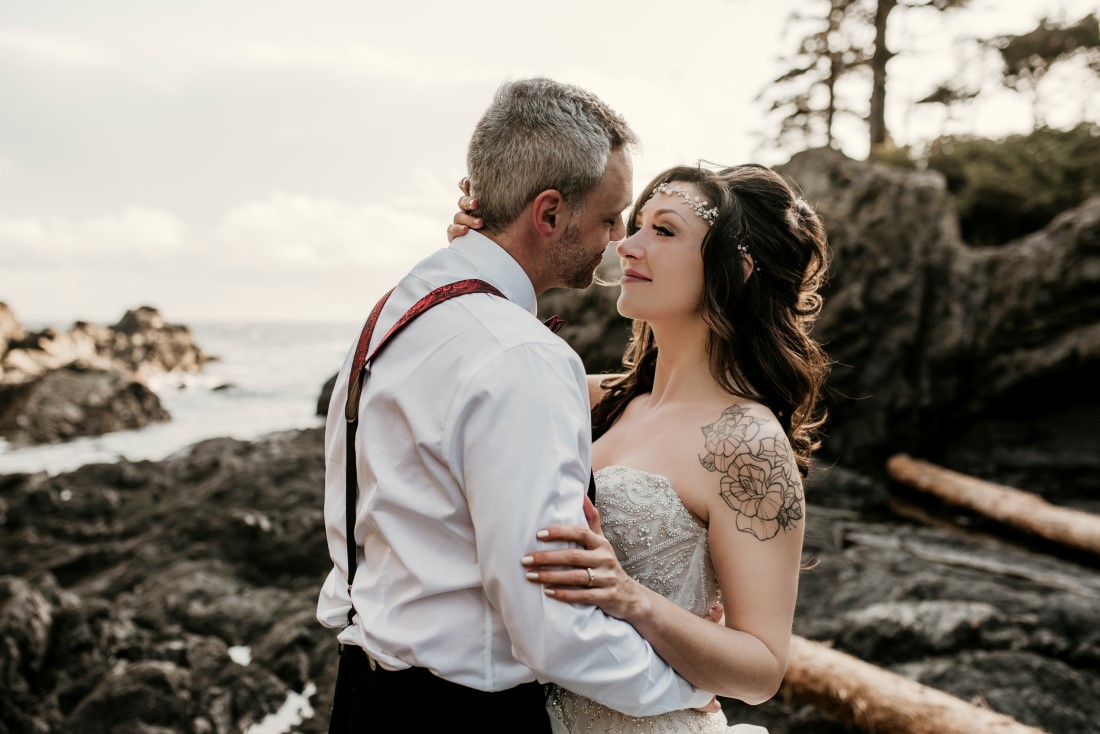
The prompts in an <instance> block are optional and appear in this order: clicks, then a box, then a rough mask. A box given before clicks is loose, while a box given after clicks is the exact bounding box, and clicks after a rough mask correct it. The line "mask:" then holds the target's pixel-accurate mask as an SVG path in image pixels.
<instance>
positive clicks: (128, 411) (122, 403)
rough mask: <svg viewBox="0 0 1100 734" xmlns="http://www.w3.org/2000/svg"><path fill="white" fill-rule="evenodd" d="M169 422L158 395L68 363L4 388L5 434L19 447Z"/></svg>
mask: <svg viewBox="0 0 1100 734" xmlns="http://www.w3.org/2000/svg"><path fill="white" fill-rule="evenodd" d="M164 420H168V413H167V412H166V411H165V410H164V408H162V407H161V404H160V399H159V398H158V397H157V395H156V393H154V392H153V391H152V390H150V389H149V388H147V387H146V386H145V385H143V384H142V383H140V382H137V381H135V380H131V379H129V378H128V377H126V376H124V375H122V374H120V373H118V372H113V371H109V370H98V369H88V368H84V367H77V366H75V365H69V366H67V367H61V368H59V369H56V370H50V371H49V372H47V373H46V374H44V375H42V376H41V377H39V378H37V379H35V380H33V381H31V382H27V383H23V384H19V385H8V386H0V436H3V437H4V438H6V439H7V440H8V441H9V442H11V443H12V444H13V445H15V446H29V445H32V444H40V443H57V442H60V441H67V440H69V439H72V438H76V437H77V436H99V435H101V434H104V433H109V432H111V431H121V430H124V429H128V428H142V427H144V426H146V425H148V424H149V423H152V422H155V421H164Z"/></svg>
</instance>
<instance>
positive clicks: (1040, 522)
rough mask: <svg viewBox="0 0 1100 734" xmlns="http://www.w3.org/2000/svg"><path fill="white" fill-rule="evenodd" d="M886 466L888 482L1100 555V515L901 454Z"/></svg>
mask: <svg viewBox="0 0 1100 734" xmlns="http://www.w3.org/2000/svg"><path fill="white" fill-rule="evenodd" d="M886 470H887V472H889V474H890V477H891V478H892V479H893V480H894V481H897V482H901V483H902V484H906V485H908V486H910V487H913V488H914V489H919V490H920V491H922V492H928V493H929V494H932V495H934V496H936V497H938V498H940V499H941V500H943V501H944V502H947V503H950V504H952V505H957V506H960V507H965V508H967V509H970V510H973V511H975V512H978V513H981V514H982V515H985V516H986V517H990V518H992V519H994V520H996V521H998V522H1002V523H1004V524H1006V525H1011V526H1012V527H1014V528H1018V529H1020V530H1023V531H1024V532H1027V533H1031V534H1032V535H1038V536H1039V537H1042V538H1046V539H1047V540H1051V541H1053V542H1055V543H1060V544H1062V545H1066V546H1070V547H1072V548H1076V549H1078V550H1083V551H1087V552H1089V553H1093V554H1097V555H1100V517H1098V516H1096V515H1093V514H1090V513H1088V512H1082V511H1081V510H1073V509H1069V508H1066V507H1058V506H1056V505H1052V504H1050V503H1049V502H1047V501H1046V500H1044V499H1043V498H1042V497H1039V496H1038V495H1035V494H1032V493H1030V492H1024V491H1021V490H1019V489H1015V488H1013V487H1006V486H1004V485H1002V484H994V483H992V482H986V481H983V480H981V479H975V478H974V477H970V476H967V475H966V474H960V473H959V472H955V471H951V470H950V469H944V468H943V467H940V466H936V465H935V464H931V463H929V462H927V461H921V460H920V459H914V458H912V457H911V456H908V455H906V454H897V455H896V456H892V457H890V460H889V461H887V462H886Z"/></svg>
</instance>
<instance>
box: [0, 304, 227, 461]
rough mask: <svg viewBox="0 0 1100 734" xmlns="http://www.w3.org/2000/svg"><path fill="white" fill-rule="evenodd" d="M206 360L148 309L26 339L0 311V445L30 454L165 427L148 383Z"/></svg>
mask: <svg viewBox="0 0 1100 734" xmlns="http://www.w3.org/2000/svg"><path fill="white" fill-rule="evenodd" d="M209 359H210V357H209V356H208V355H207V354H206V353H204V352H203V351H202V349H200V348H199V347H198V346H196V345H195V343H194V341H193V340H192V338H191V332H190V331H189V330H188V329H187V327H185V326H181V325H178V324H170V323H168V322H167V321H165V320H164V318H163V317H162V316H161V315H160V313H159V312H158V311H157V310H156V309H155V308H151V307H149V306H143V307H141V308H138V309H134V310H132V311H127V312H126V313H125V314H124V315H123V317H122V319H121V320H119V322H118V323H117V324H114V325H113V326H99V325H97V324H90V323H87V322H84V321H78V322H77V323H76V324H74V325H73V327H72V328H71V329H69V330H68V331H58V330H56V329H45V330H42V331H38V332H28V331H27V330H26V329H25V328H24V327H23V326H22V324H20V323H19V321H18V320H17V319H16V318H15V314H14V313H13V312H12V310H11V309H10V308H9V307H8V306H7V305H6V304H4V303H0V438H4V439H6V440H7V441H8V442H9V443H11V444H12V445H13V446H16V447H20V446H31V445H35V444H43V443H59V442H63V441H67V440H70V439H73V438H76V437H78V436H99V435H102V434H104V433H110V432H112V431H120V430H125V429H133V428H143V427H145V426H146V425H148V424H150V423H153V422H156V421H165V420H169V418H170V416H169V415H168V412H167V411H165V410H164V408H163V407H162V406H161V403H160V399H159V398H158V397H157V395H156V393H154V392H153V391H152V390H150V389H149V387H148V385H147V384H146V383H147V381H148V380H149V378H151V377H153V376H155V375H158V374H161V373H164V372H199V371H201V370H202V367H203V364H205V363H206V362H207V361H208V360H209Z"/></svg>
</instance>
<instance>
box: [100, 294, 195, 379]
mask: <svg viewBox="0 0 1100 734" xmlns="http://www.w3.org/2000/svg"><path fill="white" fill-rule="evenodd" d="M110 330H111V331H112V332H113V335H112V338H111V342H110V352H111V358H112V359H113V360H114V361H115V362H116V363H119V364H121V365H123V366H125V367H126V368H128V369H129V370H130V371H131V372H132V373H133V374H134V375H135V376H136V377H137V378H138V379H147V378H149V377H150V376H152V375H155V374H159V373H161V372H199V371H200V370H201V369H202V366H203V364H204V363H205V362H206V360H207V357H206V355H205V354H204V353H203V351H202V350H201V349H199V348H198V347H197V346H195V343H194V340H193V339H192V337H191V331H190V329H188V328H187V327H186V326H182V325H180V324H170V323H168V322H167V321H165V320H164V317H163V316H161V315H160V312H159V311H157V309H155V308H151V307H149V306H142V307H141V308H138V309H135V310H133V311H127V312H126V314H125V315H124V316H123V317H122V319H120V320H119V322H118V323H117V324H115V325H114V326H112V327H111V329H110Z"/></svg>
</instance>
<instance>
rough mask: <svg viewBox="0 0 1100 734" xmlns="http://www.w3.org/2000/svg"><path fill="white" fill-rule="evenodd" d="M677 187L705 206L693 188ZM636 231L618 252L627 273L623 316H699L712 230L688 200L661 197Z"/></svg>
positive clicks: (658, 318) (640, 219)
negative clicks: (706, 248)
mask: <svg viewBox="0 0 1100 734" xmlns="http://www.w3.org/2000/svg"><path fill="white" fill-rule="evenodd" d="M673 183H674V185H675V186H677V187H681V188H683V189H685V190H686V191H688V192H689V193H690V195H691V196H692V197H697V196H698V197H701V198H702V199H703V200H704V201H706V197H705V196H703V194H702V192H701V191H700V190H699V189H698V188H696V187H695V186H694V185H692V184H690V183H683V182H679V181H677V182H673ZM707 205H708V206H710V203H709V202H708V204H707ZM634 226H635V227H637V231H636V232H635V233H634V234H632V235H630V236H629V237H627V238H626V239H625V240H623V241H622V242H620V243H619V244H618V245H617V246H616V248H615V252H616V253H617V254H618V255H619V258H620V263H621V264H622V268H623V279H622V292H621V293H620V295H619V304H618V305H619V313H621V314H622V315H623V316H626V317H627V318H632V319H643V320H645V321H649V322H650V323H654V322H660V321H667V320H668V319H669V317H680V318H683V317H685V316H694V315H697V314H698V313H699V304H700V302H701V300H702V295H703V254H702V245H703V237H704V236H706V234H707V230H708V229H709V227H710V225H708V224H707V222H706V221H705V220H704V219H703V218H702V217H701V216H699V215H698V214H696V213H695V208H694V207H693V206H691V205H690V204H688V203H687V201H686V200H685V199H684V197H682V196H680V195H679V194H677V193H671V194H666V193H661V192H657V193H655V194H654V195H653V197H652V198H650V200H649V201H647V202H646V204H645V206H643V207H642V208H641V210H640V211H639V212H638V216H637V218H636V219H635V221H634Z"/></svg>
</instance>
